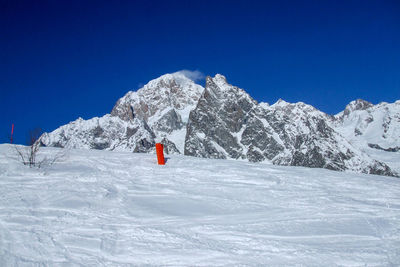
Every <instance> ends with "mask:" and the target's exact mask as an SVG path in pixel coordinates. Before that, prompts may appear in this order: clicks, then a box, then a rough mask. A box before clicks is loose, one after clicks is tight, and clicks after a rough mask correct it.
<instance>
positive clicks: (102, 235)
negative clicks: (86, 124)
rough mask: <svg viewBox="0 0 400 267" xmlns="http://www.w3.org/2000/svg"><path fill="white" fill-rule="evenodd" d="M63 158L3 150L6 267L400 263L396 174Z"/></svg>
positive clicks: (1, 224) (0, 213)
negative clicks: (36, 163)
mask: <svg viewBox="0 0 400 267" xmlns="http://www.w3.org/2000/svg"><path fill="white" fill-rule="evenodd" d="M41 151H42V152H41V153H44V155H48V156H52V155H55V154H57V153H60V151H63V150H61V149H57V148H42V150H41ZM65 151H66V152H65V153H66V154H65V155H64V157H62V158H60V160H59V161H58V162H56V163H55V164H54V165H52V166H48V167H45V168H42V169H35V168H28V167H26V166H23V165H22V164H21V163H19V162H18V160H17V156H16V154H15V151H14V148H13V147H12V146H11V145H5V144H4V145H0V266H38V265H51V266H53V265H57V266H59V265H66V266H70V265H82V266H116V265H118V266H124V265H173V266H221V265H225V266H232V265H253V266H255V265H264V266H271V265H273V266H282V265H290V266H293V265H298V266H302V265H305V266H337V265H339V266H398V265H400V223H399V222H400V180H399V179H398V178H391V177H384V176H375V175H366V174H355V173H346V172H335V171H329V170H325V169H310V168H303V167H284V166H274V165H268V164H260V163H258V164H257V163H249V162H243V161H233V160H212V159H201V158H194V157H187V156H181V155H173V156H168V159H167V160H168V161H167V164H166V165H165V166H158V165H156V159H155V155H152V154H134V153H128V152H110V151H97V150H65ZM39 156H40V157H41V156H43V155H39Z"/></svg>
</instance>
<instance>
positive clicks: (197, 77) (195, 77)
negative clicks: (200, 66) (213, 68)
mask: <svg viewBox="0 0 400 267" xmlns="http://www.w3.org/2000/svg"><path fill="white" fill-rule="evenodd" d="M176 73H181V74H183V75H185V77H187V78H188V79H191V80H192V81H194V82H197V81H201V80H204V78H205V77H206V76H205V75H204V73H202V72H201V71H198V70H180V71H177V72H176Z"/></svg>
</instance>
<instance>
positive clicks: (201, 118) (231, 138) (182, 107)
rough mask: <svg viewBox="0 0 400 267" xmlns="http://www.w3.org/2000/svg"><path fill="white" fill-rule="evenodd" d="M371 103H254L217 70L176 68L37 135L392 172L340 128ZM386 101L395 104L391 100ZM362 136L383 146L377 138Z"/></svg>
mask: <svg viewBox="0 0 400 267" xmlns="http://www.w3.org/2000/svg"><path fill="white" fill-rule="evenodd" d="M371 105H372V104H368V103H364V102H360V101H358V102H354V103H351V104H350V105H349V106H348V107H347V108H346V110H345V111H344V112H342V113H341V114H338V115H336V116H334V117H333V116H329V115H327V114H325V113H323V112H321V111H319V110H317V109H315V108H314V107H312V106H310V105H306V104H304V103H301V102H300V103H295V104H291V103H287V102H285V101H283V100H280V101H278V102H277V103H275V104H274V105H268V104H266V103H257V101H255V100H254V99H252V98H251V97H250V96H249V95H248V94H247V93H246V92H245V91H244V90H242V89H240V88H238V87H235V86H233V85H230V84H229V83H228V82H227V80H226V78H225V77H224V76H222V75H220V74H217V75H216V76H215V77H214V78H212V77H207V79H206V86H205V88H203V87H202V86H200V85H198V84H195V83H194V82H193V81H192V80H190V79H189V78H187V77H186V76H185V75H184V74H183V73H181V72H177V73H173V74H166V75H163V76H161V77H159V78H157V79H154V80H152V81H150V82H149V83H148V84H146V85H145V86H144V87H143V88H141V89H139V90H138V91H135V92H133V91H131V92H128V93H127V94H126V95H125V96H124V97H122V98H121V99H119V100H118V102H117V103H116V105H115V106H114V108H113V110H112V111H111V114H108V115H105V116H104V117H102V118H94V119H90V120H87V121H84V120H82V119H78V120H77V121H75V122H72V123H70V124H67V125H65V126H62V127H60V128H59V129H57V130H55V131H53V132H51V133H46V134H44V135H43V137H42V143H43V144H44V145H46V146H58V147H69V148H92V149H104V150H119V151H133V152H153V151H154V143H155V142H156V141H157V142H162V143H163V144H164V145H165V148H166V152H167V153H169V154H185V155H190V156H197V157H205V158H221V159H241V160H248V161H252V162H261V161H268V162H272V163H274V164H279V165H294V166H306V167H317V168H328V169H332V170H342V171H343V170H351V171H356V172H364V173H372V174H381V175H390V176H393V175H396V173H395V171H393V170H391V168H390V167H389V166H388V165H387V164H385V163H384V162H382V161H381V160H380V159H379V158H376V157H375V158H372V157H370V156H369V155H368V154H367V153H366V151H364V150H363V149H362V147H360V146H357V145H354V144H353V142H352V139H351V136H349V135H346V133H347V132H348V131H349V130H346V129H349V127H350V126H349V125H355V124H354V121H355V120H356V119H355V117H354V116H355V115H352V116H353V117H351V116H350V114H358V113H357V112H356V111H358V110H364V111H365V110H366V109H369V108H372V107H373V106H371ZM392 105H396V107H397V106H398V103H397V102H396V103H395V104H392ZM376 109H377V110H386V109H385V108H376ZM389 109H391V110H393V111H392V112H393V114H392V113H391V115H390V116H388V118H390V119H388V118H386V117H385V118H384V119H382V120H385V121H384V124H382V129H383V130H382V131H385V134H386V135H390V136H392V137H391V138H390V140H391V141H390V142H391V143H390V146H389V147H390V149H392V148H394V149H396V147H397V145H396V146H394V145H395V144H396V142H399V141H398V140H399V139H398V138H397V139H396V137H395V136H394V133H395V132H396V131H395V129H397V128H396V127H399V125H400V124H399V119H398V118H399V113H398V111H396V109H394V108H392V107H390V108H389ZM371 112H372V111H371ZM380 112H381V111H380ZM396 112H397V113H396ZM374 114H375V113H374ZM377 114H378V113H377ZM379 114H381V113H379ZM375 116H380V115H375ZM381 117H382V116H381ZM381 117H379V118H381ZM384 125H386V126H384ZM354 127H355V129H356V128H357V129H358V128H360V127H361V128H362V126H359V125H355V126H354ZM374 127H375V126H374ZM376 127H378V126H376ZM385 127H386V128H385ZM362 129H364V128H362ZM371 129H372V128H371ZM385 129H386V130H385ZM370 132H373V130H371V131H370ZM397 132H398V131H397ZM366 133H367V132H366ZM368 133H369V132H368ZM370 135H371V134H369V135H368V136H370ZM349 138H350V139H349ZM349 140H350V141H351V142H349ZM388 140H389V139H388ZM368 144H370V147H372V146H374V145H379V146H380V145H384V148H387V147H388V146H387V144H386V143H385V144H383V143H382V142H375V141H374V142H372V143H368ZM398 146H399V147H400V145H398Z"/></svg>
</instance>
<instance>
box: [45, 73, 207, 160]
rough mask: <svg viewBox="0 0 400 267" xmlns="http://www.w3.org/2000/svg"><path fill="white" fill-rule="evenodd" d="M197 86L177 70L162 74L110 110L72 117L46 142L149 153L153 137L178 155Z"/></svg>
mask: <svg viewBox="0 0 400 267" xmlns="http://www.w3.org/2000/svg"><path fill="white" fill-rule="evenodd" d="M202 91H203V87H202V86H200V85H197V84H195V83H194V82H193V81H192V80H190V79H188V78H187V77H185V76H184V75H183V74H182V73H180V72H177V73H173V74H166V75H163V76H161V77H159V78H157V79H154V80H152V81H150V82H149V83H148V84H146V85H145V86H144V87H143V88H141V89H139V90H138V91H135V92H133V91H131V92H128V93H127V94H126V95H125V96H124V97H122V98H120V99H119V100H118V102H117V103H116V105H115V106H114V108H113V110H112V111H111V114H107V115H105V116H103V117H101V118H93V119H90V120H87V121H85V120H82V119H78V120H76V121H74V122H71V123H69V124H67V125H64V126H62V127H60V128H58V129H56V130H55V131H53V132H51V133H45V134H44V135H43V137H42V143H43V144H44V145H46V146H56V147H66V148H89V149H105V150H117V151H133V152H151V151H153V150H154V144H155V142H156V141H158V142H163V143H164V145H165V149H166V150H167V152H168V153H170V154H174V153H177V154H180V153H183V147H184V141H185V134H186V124H187V121H188V118H189V112H190V111H191V110H192V109H193V108H194V107H195V105H196V103H197V101H198V99H199V98H200V95H201V93H202Z"/></svg>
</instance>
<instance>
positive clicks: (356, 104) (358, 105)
mask: <svg viewBox="0 0 400 267" xmlns="http://www.w3.org/2000/svg"><path fill="white" fill-rule="evenodd" d="M372 106H373V104H372V103H371V102H368V101H365V100H363V99H357V100H354V101H351V102H350V103H349V104H348V105H347V106H346V108H345V110H344V112H343V114H344V115H348V114H350V112H352V111H356V110H365V109H367V108H370V107H372Z"/></svg>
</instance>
